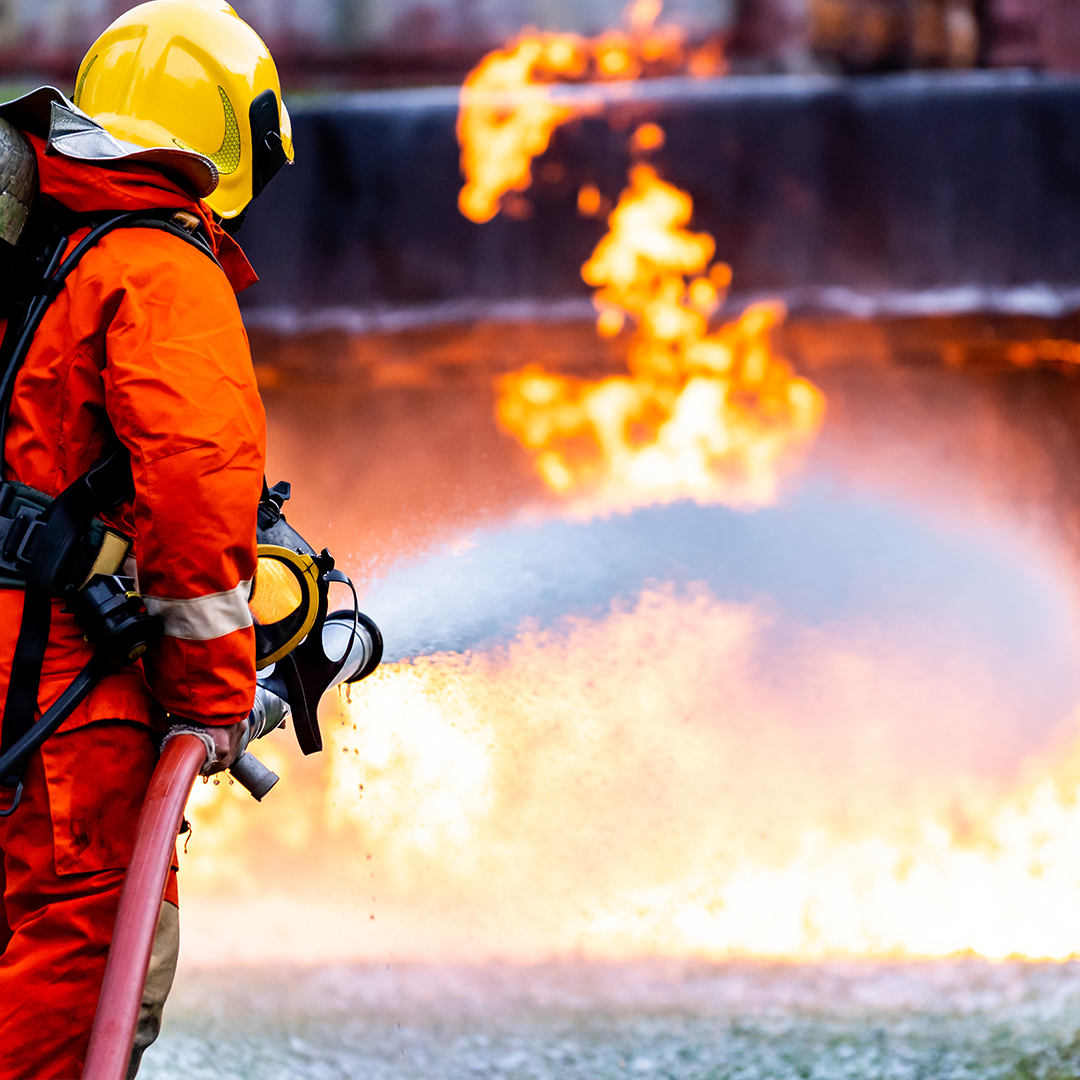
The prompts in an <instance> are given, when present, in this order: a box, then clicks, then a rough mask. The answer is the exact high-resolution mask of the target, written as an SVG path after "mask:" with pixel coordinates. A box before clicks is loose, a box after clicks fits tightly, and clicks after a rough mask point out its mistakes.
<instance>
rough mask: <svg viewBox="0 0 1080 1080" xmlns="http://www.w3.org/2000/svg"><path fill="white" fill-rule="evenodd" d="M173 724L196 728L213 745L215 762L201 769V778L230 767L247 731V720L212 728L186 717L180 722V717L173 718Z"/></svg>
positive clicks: (212, 726)
mask: <svg viewBox="0 0 1080 1080" xmlns="http://www.w3.org/2000/svg"><path fill="white" fill-rule="evenodd" d="M173 723H174V724H177V723H178V724H180V725H182V726H185V727H192V728H197V729H198V731H199V733H205V735H206V737H207V738H208V739H209V740H210V742H211V743H213V746H214V750H215V752H216V753H217V760H216V761H214V762H213V764H208V765H206V766H204V767H203V770H202V775H203V776H213V775H214V773H219V772H222V771H223V770H225V769H227V768H228V767H229V766H230V765H232V763H233V762H234V761H235V760H236V759H237V758H238V757H239V756H240V753H241V752H242V750H243V747H244V745H245V741H246V738H245V737H246V736H247V730H248V722H247V720H241V721H240V723H239V724H226V725H224V726H214V725H211V724H200V723H199V721H198V720H189V719H188V718H187V717H184V718H183V719H182V720H181V719H180V717H178V716H176V717H173Z"/></svg>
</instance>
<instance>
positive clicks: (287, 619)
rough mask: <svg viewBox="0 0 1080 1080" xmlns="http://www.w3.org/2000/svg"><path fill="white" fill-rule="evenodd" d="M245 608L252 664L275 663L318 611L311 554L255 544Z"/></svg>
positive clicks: (304, 633)
mask: <svg viewBox="0 0 1080 1080" xmlns="http://www.w3.org/2000/svg"><path fill="white" fill-rule="evenodd" d="M258 557H259V561H258V566H257V568H256V570H255V581H254V584H253V586H252V591H251V598H250V599H249V600H248V608H249V609H250V610H251V616H252V619H253V620H254V623H255V667H256V669H258V670H262V669H263V668H267V667H269V666H270V665H271V664H275V663H277V662H278V661H279V660H280V659H282V657H284V656H287V655H288V654H289V653H290V652H292V651H293V649H295V648H296V647H297V645H299V644H300V642H301V641H303V640H304V638H306V637H307V635H308V633H309V632H310V630H311V628H312V626H314V625H315V620H316V618H317V617H318V614H319V567H318V566H317V565H316V562H315V559H314V558H312V556H310V555H308V554H305V553H304V552H300V551H292V550H290V549H289V548H286V547H281V546H279V545H276V544H259V545H258Z"/></svg>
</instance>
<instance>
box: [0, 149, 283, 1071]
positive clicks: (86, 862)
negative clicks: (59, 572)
mask: <svg viewBox="0 0 1080 1080" xmlns="http://www.w3.org/2000/svg"><path fill="white" fill-rule="evenodd" d="M31 142H32V143H33V145H34V149H35V152H36V154H37V158H38V167H39V173H40V182H41V189H42V192H43V193H44V194H45V195H47V196H51V197H52V198H54V199H56V200H57V201H58V202H60V203H62V204H64V205H65V206H67V207H68V208H70V209H72V210H75V211H78V212H92V211H101V210H129V209H132V210H134V209H149V208H168V207H175V208H180V209H186V210H189V211H191V212H193V213H197V214H198V215H199V216H200V217H201V218H202V220H203V222H204V224H205V226H206V229H207V232H208V233H209V235H210V237H211V241H212V244H213V246H214V248H215V251H216V254H217V256H218V259H219V262H220V263H221V267H222V269H223V270H224V273H223V272H222V269H219V267H218V266H215V265H214V263H213V262H212V261H211V260H210V259H209V258H207V256H206V255H205V254H203V253H201V252H200V251H198V250H197V249H196V248H194V247H193V246H191V245H190V244H188V243H186V242H185V241H183V240H182V239H180V238H179V237H176V236H173V235H170V234H169V233H166V232H163V231H160V230H154V229H139V228H121V229H117V230H115V231H114V232H111V233H109V234H108V235H106V236H105V237H104V238H103V239H102V240H101V241H100V242H99V244H98V245H97V246H96V247H94V248H92V249H91V250H90V251H89V252H87V254H86V255H85V256H84V257H83V259H82V261H81V262H80V263H79V265H78V267H77V268H76V269H75V271H74V272H73V273H72V274H71V276H70V277H69V278H68V279H67V282H66V284H65V287H64V289H63V291H62V292H61V293H60V295H59V296H58V297H57V298H56V300H55V301H54V302H53V303H52V305H51V306H50V308H49V310H48V312H47V314H46V315H45V318H44V320H43V322H42V324H41V327H40V329H39V330H38V332H37V334H36V336H35V338H34V342H33V345H32V347H31V349H30V351H29V354H28V356H27V358H26V361H25V363H24V365H23V368H22V370H21V372H20V374H19V376H18V378H17V381H16V383H15V390H14V396H13V400H12V407H11V412H10V421H9V426H8V434H7V440H6V444H5V447H4V466H5V467H4V476H5V478H6V479H15V480H20V481H22V482H23V483H26V484H30V485H32V486H33V487H35V488H38V489H39V490H41V491H43V492H45V493H47V494H49V495H57V494H58V493H59V492H60V491H62V490H63V489H64V488H65V487H66V486H67V485H68V484H70V483H71V482H72V481H73V480H75V479H76V478H77V477H79V476H80V475H81V474H82V473H83V472H85V471H86V469H87V468H89V467H90V465H92V464H93V463H94V461H95V460H96V459H97V458H98V457H99V456H100V454H101V452H102V450H103V449H104V447H105V445H106V441H107V438H108V436H109V428H110V426H111V428H112V430H113V431H115V433H116V435H117V436H118V437H119V439H120V440H121V442H123V443H124V445H125V446H126V447H127V448H128V450H129V451H130V454H131V464H132V473H133V477H134V481H135V492H136V493H135V498H134V500H133V501H132V502H131V503H129V504H126V505H124V506H122V507H120V508H119V510H118V511H117V512H116V513H115V514H114V517H113V520H112V521H110V524H111V525H112V526H113V527H114V528H116V529H117V530H118V531H120V532H123V533H125V534H127V535H128V536H130V537H132V538H133V539H134V548H133V553H134V556H135V559H136V563H137V574H138V581H139V588H140V591H141V592H142V593H143V594H144V597H145V598H146V603H147V607H148V608H149V610H151V611H152V612H154V613H156V614H158V615H160V616H161V617H162V619H163V620H164V623H165V636H164V638H163V639H162V640H161V642H160V644H158V645H156V646H155V647H154V648H152V649H151V650H150V651H149V652H148V653H147V654H146V656H145V657H144V658H143V661H142V662H140V663H136V664H134V665H132V666H130V667H127V668H124V669H122V670H120V671H118V672H116V673H115V674H112V675H110V676H108V677H107V678H105V679H103V680H102V681H101V683H99V684H98V686H97V687H96V688H95V689H94V690H93V691H92V693H91V694H90V696H89V697H88V698H87V700H86V701H85V702H84V703H83V704H82V705H81V706H80V707H79V709H78V710H77V711H76V712H75V713H74V715H73V716H72V717H71V718H70V719H69V720H68V721H67V722H66V723H65V724H64V726H63V727H62V729H61V731H60V733H59V734H57V735H56V736H54V737H53V738H52V739H51V740H49V741H48V742H47V743H46V744H45V746H44V748H43V750H42V751H40V752H39V753H37V754H35V755H34V757H33V758H32V759H31V761H30V764H29V766H28V768H27V770H26V776H25V781H24V793H23V797H22V804H21V806H20V807H19V809H18V810H17V811H16V813H15V814H14V815H13V816H11V817H9V818H2V819H0V855H2V857H3V864H2V868H0V887H2V889H3V902H2V906H0V947H2V948H3V954H2V955H0V1078H8V1077H76V1076H78V1075H79V1073H80V1072H81V1069H82V1063H83V1058H84V1055H85V1052H86V1046H87V1041H88V1038H89V1032H90V1027H91V1024H92V1022H93V1016H94V1010H95V1008H96V1004H97V997H98V992H99V989H100V984H101V978H102V975H103V972H104V966H105V960H106V956H107V952H108V946H109V941H110V938H111V935H112V929H113V923H114V921H115V914H116V906H117V902H118V900H119V891H120V885H121V882H122V879H123V872H124V868H125V867H126V865H127V862H128V860H129V858H130V855H131V848H132V841H133V837H134V828H135V823H136V821H137V818H138V812H139V807H140V806H141V802H142V798H143V796H144V795H145V792H146V788H147V785H148V783H149V779H150V774H151V772H152V770H153V766H154V762H155V759H156V749H155V744H154V735H153V731H152V728H153V727H155V726H159V725H160V723H161V722H162V721H163V720H164V713H165V712H166V711H167V712H169V713H172V714H176V715H178V716H180V717H189V718H192V719H195V720H198V721H201V722H204V723H210V724H232V723H236V722H238V721H240V720H242V719H243V718H244V717H246V716H247V714H248V712H249V710H250V708H251V704H252V699H253V695H254V691H255V669H254V655H255V650H254V634H253V631H252V629H251V625H250V621H251V620H250V616H249V615H247V604H246V601H247V595H248V590H249V585H250V581H251V579H252V576H253V574H254V571H255V523H256V511H257V505H258V501H259V496H260V493H261V488H262V477H263V470H264V457H265V417H264V413H263V408H262V403H261V401H260V399H259V393H258V388H257V385H256V381H255V374H254V370H253V368H252V363H251V354H250V350H249V347H248V342H247V337H246V334H245V331H244V327H243V324H242V322H241V319H240V313H239V309H238V308H237V304H236V299H235V292H238V291H239V290H240V289H242V288H245V287H246V286H247V285H249V284H251V283H252V282H253V281H254V280H255V275H254V273H253V272H252V270H251V267H250V266H249V265H248V262H247V260H246V259H245V258H244V256H243V253H242V252H241V251H240V249H239V247H237V246H236V244H235V243H234V242H233V241H232V240H231V239H230V238H229V237H228V236H226V235H225V234H224V233H223V232H222V231H221V229H220V228H219V227H218V226H217V225H216V224H215V223H214V221H213V219H212V217H211V215H210V213H209V211H208V210H207V209H206V207H205V206H204V205H203V204H202V203H200V202H198V201H196V200H194V199H193V198H192V196H191V195H189V194H186V193H185V192H184V190H183V189H182V188H181V187H179V186H177V184H175V183H173V182H172V181H171V180H169V179H168V178H166V177H165V176H164V175H163V174H161V173H159V172H157V171H155V170H154V169H153V168H151V167H149V166H145V165H140V164H135V163H132V162H126V163H122V164H117V165H115V166H113V167H106V166H102V165H90V164H85V163H81V162H77V161H73V160H71V159H68V158H65V157H62V156H60V155H56V154H46V152H45V149H44V145H43V143H42V141H41V140H40V139H36V138H34V137H32V136H31ZM83 235H85V230H83V231H82V232H77V233H75V234H74V235H73V236H72V238H71V245H70V246H74V244H75V243H77V241H78V240H79V239H81V238H82V236H83ZM69 250H70V247H69ZM22 598H23V594H22V592H21V591H18V590H0V699H2V698H4V697H5V696H6V692H7V686H8V682H9V676H10V671H11V660H12V655H13V653H14V650H15V642H16V640H17V637H18V631H19V623H20V618H21V614H22ZM61 606H62V604H61V602H60V601H54V605H53V613H52V627H51V632H50V638H49V646H48V650H47V652H46V656H45V662H44V666H43V670H42V679H41V688H40V691H39V695H38V706H39V710H41V711H44V710H45V709H46V708H48V706H49V705H51V704H52V702H53V701H54V700H55V699H56V698H57V697H58V696H59V694H60V693H61V692H62V690H63V689H64V688H65V687H66V686H67V684H68V683H69V682H70V681H71V679H72V678H73V676H74V675H75V673H76V672H77V671H79V669H81V668H82V667H83V665H84V664H85V663H86V662H87V661H88V659H89V657H90V649H89V646H88V645H87V643H86V642H85V640H84V639H83V636H82V632H81V631H80V629H79V628H78V626H77V624H76V622H75V619H74V617H73V616H71V615H65V614H63V613H62V612H61V610H60V609H61ZM10 794H11V792H10V791H9V790H7V789H4V788H0V804H6V803H7V802H8V801H10ZM166 898H167V899H172V900H173V901H174V902H175V898H176V884H175V878H174V877H170V883H169V887H168V889H167V891H166Z"/></svg>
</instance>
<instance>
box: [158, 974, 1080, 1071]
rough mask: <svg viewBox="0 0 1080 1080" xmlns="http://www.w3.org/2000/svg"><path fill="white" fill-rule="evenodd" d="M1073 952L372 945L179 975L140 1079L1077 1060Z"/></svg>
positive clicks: (920, 1066)
mask: <svg viewBox="0 0 1080 1080" xmlns="http://www.w3.org/2000/svg"><path fill="white" fill-rule="evenodd" d="M1078 1031H1080V964H1077V963H1068V964H1060V965H1056V964H1055V965H1037V964H1000V965H994V964H988V963H983V962H978V961H955V962H943V963H927V964H906V965H885V964H850V965H814V966H777V965H748V964H738V965H722V966H701V965H669V964H663V963H659V962H644V963H640V964H625V965H595V964H559V965H541V966H538V967H533V968H513V967H509V966H501V965H500V966H489V967H484V968H480V967H477V968H461V967H458V968H453V967H435V966H421V965H409V966H401V967H399V966H396V965H392V966H391V967H389V968H387V967H386V966H385V965H362V966H355V967H339V968H316V969H307V970H297V969H280V968H266V969H245V970H240V971H211V970H201V971H199V970H189V971H186V972H182V973H181V975H180V976H179V978H178V983H177V987H176V990H175V992H174V998H173V1000H172V1001H171V1002H170V1007H169V1009H168V1011H167V1014H166V1021H165V1027H164V1030H163V1033H162V1037H161V1039H160V1040H159V1042H158V1044H157V1045H156V1046H155V1047H154V1048H153V1049H152V1050H151V1051H150V1052H149V1053H148V1054H147V1056H146V1059H145V1061H144V1065H143V1070H142V1072H141V1074H140V1075H141V1076H143V1077H144V1078H147V1080H166V1078H168V1080H172V1078H180V1077H184V1078H198V1077H215V1078H218V1077H227V1078H232V1077H259V1078H260V1080H277V1078H282V1080H284V1078H286V1077H289V1078H292V1077H295V1078H309V1077H310V1078H318V1080H324V1078H325V1080H330V1078H339V1077H341V1078H345V1077H349V1078H352V1077H355V1078H358V1080H359V1078H364V1080H405V1078H409V1080H420V1078H424V1080H457V1078H474V1077H505V1078H507V1080H509V1078H514V1080H517V1078H521V1080H526V1078H530V1080H531V1078H536V1080H541V1078H542V1080H548V1078H550V1080H586V1078H588V1080H593V1078H597V1080H599V1078H607V1077H612V1078H615V1077H619V1078H622V1077H629V1078H636V1080H651V1078H658V1080H659V1078H670V1080H675V1078H677V1080H788V1078H792V1080H810V1078H813V1080H877V1078H881V1080H886V1078H888V1080H917V1078H918V1080H923V1078H925V1080H953V1078H955V1080H960V1078H965V1080H967V1078H980V1080H983V1078H986V1080H989V1078H995V1080H996V1078H1006V1077H1007V1078H1016V1080H1065V1078H1076V1077H1080V1038H1077V1032H1078Z"/></svg>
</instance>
